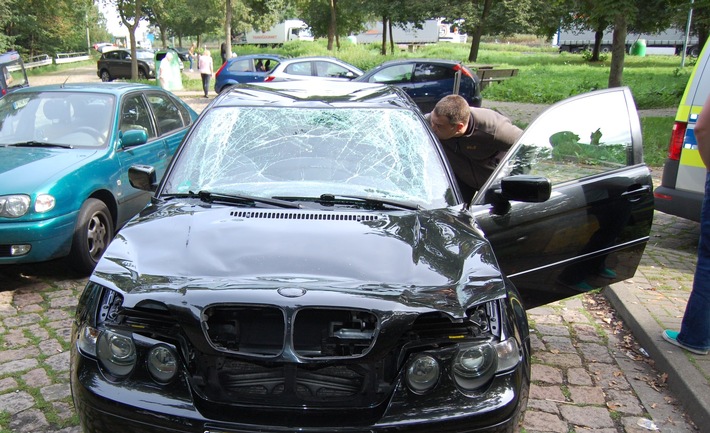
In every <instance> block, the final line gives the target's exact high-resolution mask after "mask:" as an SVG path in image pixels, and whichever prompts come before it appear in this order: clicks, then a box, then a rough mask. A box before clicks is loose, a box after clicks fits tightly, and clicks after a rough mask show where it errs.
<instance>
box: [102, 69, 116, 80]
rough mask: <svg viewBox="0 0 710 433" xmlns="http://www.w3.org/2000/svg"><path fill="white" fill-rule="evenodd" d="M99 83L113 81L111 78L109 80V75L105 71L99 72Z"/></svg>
mask: <svg viewBox="0 0 710 433" xmlns="http://www.w3.org/2000/svg"><path fill="white" fill-rule="evenodd" d="M101 81H103V82H104V83H106V82H108V81H113V78H111V74H109V73H108V71H107V70H106V69H104V70H103V71H101Z"/></svg>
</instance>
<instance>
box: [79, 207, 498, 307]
mask: <svg viewBox="0 0 710 433" xmlns="http://www.w3.org/2000/svg"><path fill="white" fill-rule="evenodd" d="M92 279H93V280H94V281H97V282H100V283H102V284H104V285H107V286H109V287H111V288H115V289H118V290H120V291H121V292H123V293H125V294H126V297H127V299H126V300H127V301H129V298H131V297H133V296H132V295H135V297H139V298H141V297H150V296H159V297H160V298H164V297H165V296H166V293H169V292H171V291H172V292H174V293H175V294H177V295H178V296H188V295H186V294H187V293H189V292H190V291H191V289H194V290H192V291H193V292H196V291H197V289H199V291H200V293H204V292H205V290H204V289H211V290H209V292H211V293H210V294H209V295H205V296H208V297H210V298H211V300H210V302H214V296H220V294H219V293H220V292H219V291H226V290H244V291H246V290H249V291H250V292H252V291H254V290H264V291H269V290H270V291H274V290H275V289H277V288H283V287H284V285H288V287H298V288H299V289H303V290H306V291H314V290H315V291H324V292H330V293H331V294H332V293H342V294H345V295H348V296H353V295H356V296H357V297H358V298H361V297H362V296H363V295H366V296H367V297H371V298H382V299H387V300H388V301H392V300H395V301H396V302H400V303H403V304H409V305H416V306H418V307H421V306H427V307H431V308H436V309H438V310H444V311H449V312H450V313H452V314H455V315H459V314H463V312H464V311H465V309H466V308H467V307H468V306H470V305H473V304H477V303H480V302H483V301H485V300H490V299H494V298H498V297H501V296H504V285H503V280H502V277H501V274H500V272H499V270H498V266H497V263H496V261H495V258H494V256H493V253H492V250H491V248H490V246H489V244H488V242H487V241H485V239H484V238H483V237H482V235H481V232H480V231H479V230H478V229H477V228H476V227H475V225H474V224H473V223H472V220H471V217H470V215H469V214H468V213H466V212H465V211H463V210H462V209H461V208H452V209H440V210H431V211H406V212H372V211H357V210H355V211H354V210H351V209H346V210H338V209H337V208H336V209H333V210H303V209H252V208H249V209H245V208H238V207H236V208H235V207H222V206H216V207H209V206H208V207H204V206H189V205H185V204H184V203H183V204H167V205H163V206H162V207H149V208H148V209H147V210H146V211H144V212H143V213H142V214H141V215H139V217H137V219H134V220H133V221H132V222H131V223H130V224H128V225H127V226H126V227H124V228H123V229H122V230H121V231H120V232H119V233H118V235H117V236H116V238H115V239H114V241H113V242H112V243H111V245H110V247H109V248H108V250H107V251H106V253H105V254H104V256H103V258H102V259H101V261H100V263H99V265H98V266H97V268H96V270H95V272H94V275H93V276H92ZM215 293H217V294H216V295H215ZM222 293H224V292H222ZM192 296H195V295H194V293H193V295H192ZM223 296H224V295H223ZM188 298H190V296H188ZM230 299H232V300H233V299H234V297H233V295H230ZM183 301H185V299H183ZM129 302H130V301H129ZM135 302H138V300H136V299H133V302H131V303H135ZM188 302H190V303H194V299H193V300H192V301H188Z"/></svg>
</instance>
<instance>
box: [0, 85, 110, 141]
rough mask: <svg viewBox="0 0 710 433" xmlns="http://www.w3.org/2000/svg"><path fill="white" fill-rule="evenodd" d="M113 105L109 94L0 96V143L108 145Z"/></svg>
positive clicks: (53, 93)
mask: <svg viewBox="0 0 710 433" xmlns="http://www.w3.org/2000/svg"><path fill="white" fill-rule="evenodd" d="M114 106H115V102H114V96H112V95H108V94H99V93H86V92H76V93H69V92H38V93H31V92H22V93H11V94H9V95H7V96H5V97H4V98H2V99H0V145H23V144H26V143H32V144H34V145H42V144H46V145H58V146H66V147H73V148H102V147H105V146H106V144H107V140H108V136H109V132H110V128H111V119H113V118H114V117H115V116H114V114H113V111H114Z"/></svg>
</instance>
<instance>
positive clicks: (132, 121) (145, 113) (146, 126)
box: [119, 95, 156, 139]
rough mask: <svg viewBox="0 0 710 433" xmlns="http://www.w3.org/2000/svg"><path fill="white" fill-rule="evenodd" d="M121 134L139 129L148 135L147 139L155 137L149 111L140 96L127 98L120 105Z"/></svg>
mask: <svg viewBox="0 0 710 433" xmlns="http://www.w3.org/2000/svg"><path fill="white" fill-rule="evenodd" d="M119 128H120V130H121V132H126V131H128V130H131V129H140V130H143V131H145V132H146V133H147V134H148V139H151V138H154V137H155V136H156V133H155V128H154V127H153V122H152V121H151V114H150V110H148V107H147V106H146V104H145V101H144V100H143V96H142V95H132V96H128V97H127V98H126V99H124V100H123V104H122V105H121V124H120V126H119Z"/></svg>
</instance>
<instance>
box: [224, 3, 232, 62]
mask: <svg viewBox="0 0 710 433" xmlns="http://www.w3.org/2000/svg"><path fill="white" fill-rule="evenodd" d="M224 38H225V44H226V47H225V48H226V53H225V54H224V56H225V57H226V58H227V59H229V58H230V57H232V0H227V15H226V17H225V19H224ZM225 62H226V61H225Z"/></svg>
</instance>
